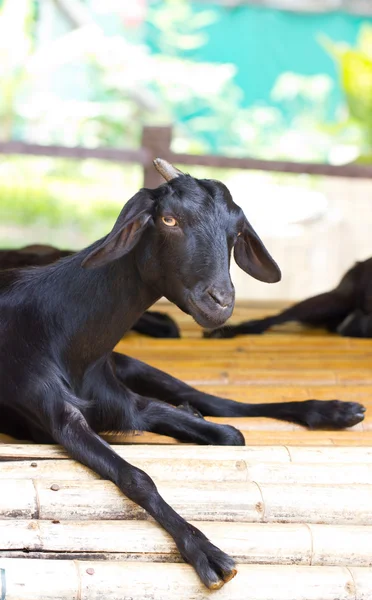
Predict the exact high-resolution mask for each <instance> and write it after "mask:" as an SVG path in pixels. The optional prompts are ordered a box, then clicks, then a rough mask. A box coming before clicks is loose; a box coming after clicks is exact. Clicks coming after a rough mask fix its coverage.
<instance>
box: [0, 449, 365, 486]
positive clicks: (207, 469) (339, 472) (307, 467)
mask: <svg viewBox="0 0 372 600" xmlns="http://www.w3.org/2000/svg"><path fill="white" fill-rule="evenodd" d="M122 456H125V452H123V453H122ZM126 458H127V457H126ZM128 460H129V459H128ZM130 463H131V464H133V465H135V466H136V467H138V468H140V469H142V470H143V471H145V472H146V473H148V474H149V475H150V476H151V477H152V478H153V479H155V481H169V482H177V481H180V482H186V481H188V482H195V483H196V482H207V481H210V482H212V481H217V482H226V483H227V482H244V481H255V482H257V483H258V484H261V483H282V484H283V485H284V484H292V483H303V484H329V485H331V484H335V485H336V484H345V485H352V484H370V485H371V484H372V465H371V464H363V463H361V464H355V463H349V464H348V463H346V464H343V463H331V464H323V463H321V462H317V463H309V462H307V463H303V464H302V463H290V462H288V463H283V462H279V463H275V462H274V463H271V462H264V463H261V462H248V461H245V460H242V459H239V460H234V459H233V460H215V459H212V460H208V459H203V458H202V457H197V456H196V457H195V458H178V459H177V460H175V459H174V458H158V457H157V458H152V457H151V458H137V457H135V456H132V457H131V459H130ZM53 478H54V479H56V480H65V481H82V480H88V481H89V480H92V479H97V478H98V475H97V474H96V473H95V472H94V471H91V470H90V469H88V468H87V467H84V466H83V465H81V464H80V463H77V462H75V461H73V460H67V459H65V460H53V459H51V460H40V461H37V462H36V461H30V460H18V461H7V462H3V463H2V464H1V470H0V481H1V480H3V479H38V480H40V479H53Z"/></svg>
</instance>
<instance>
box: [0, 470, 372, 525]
mask: <svg viewBox="0 0 372 600" xmlns="http://www.w3.org/2000/svg"><path fill="white" fill-rule="evenodd" d="M55 486H57V487H58V489H57V490H55V489H52V487H53V488H55ZM158 489H159V492H160V493H161V495H162V496H163V497H164V498H165V500H166V501H167V502H168V503H169V504H171V505H172V506H173V508H175V510H177V511H178V512H179V513H180V514H182V515H183V516H184V517H185V518H187V519H190V520H196V521H241V522H247V523H257V522H268V523H274V522H277V521H280V522H283V523H328V524H335V525H337V524H338V525H348V524H355V525H372V513H371V505H372V486H370V485H349V486H348V485H337V486H335V485H309V484H308V485H306V484H289V485H283V484H269V483H263V484H259V485H258V484H257V483H256V482H245V483H242V482H227V483H224V482H198V483H197V484H196V483H195V482H174V483H171V482H159V483H158ZM1 491H2V493H1V504H0V518H1V519H9V518H13V519H14V518H22V519H32V518H35V516H36V517H38V518H40V519H58V520H61V519H64V520H95V519H108V520H112V519H113V520H115V519H124V520H126V519H147V518H148V515H147V513H146V512H145V511H144V510H143V509H142V508H140V507H139V506H137V505H136V504H134V503H133V502H131V501H130V500H128V498H126V497H125V496H123V495H122V494H121V493H120V492H119V490H118V489H117V488H116V487H115V486H114V484H112V483H110V482H108V481H101V480H91V481H84V480H80V481H61V480H59V479H53V480H49V481H48V480H46V479H38V480H33V481H30V480H26V481H24V480H2V482H1ZM21 494H22V495H21ZM15 499H16V507H15V506H14V502H15Z"/></svg>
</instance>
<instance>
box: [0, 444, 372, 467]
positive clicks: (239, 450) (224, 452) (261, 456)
mask: <svg viewBox="0 0 372 600" xmlns="http://www.w3.org/2000/svg"><path fill="white" fill-rule="evenodd" d="M113 450H115V452H116V453H117V454H119V456H122V457H123V458H125V459H126V460H129V461H131V460H135V459H154V460H155V459H163V458H169V459H174V460H177V459H192V458H197V459H201V460H211V461H213V460H245V461H246V462H248V463H255V462H260V463H262V462H272V463H288V462H293V463H317V462H320V463H322V464H328V463H343V464H346V463H351V464H352V463H358V464H360V463H363V464H367V463H368V464H370V463H372V447H365V448H364V447H363V448H357V447H352V446H351V447H350V448H343V447H329V446H318V447H316V446H315V447H311V446H310V447H302V446H192V445H189V444H178V445H174V446H171V447H168V446H162V445H157V446H155V445H145V444H144V445H141V446H133V445H127V446H120V445H118V446H115V445H114V446H113ZM66 458H69V456H68V454H67V452H66V451H65V450H64V449H63V448H62V446H56V445H48V444H45V445H44V444H0V470H1V466H2V465H1V461H4V460H11V461H16V460H22V459H29V460H34V459H41V460H44V459H49V460H51V459H54V460H64V459H66Z"/></svg>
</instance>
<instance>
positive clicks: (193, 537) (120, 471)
mask: <svg viewBox="0 0 372 600" xmlns="http://www.w3.org/2000/svg"><path fill="white" fill-rule="evenodd" d="M49 411H50V412H49V415H47V417H48V419H45V420H44V421H46V420H47V421H49V423H48V429H49V432H50V433H51V434H52V436H53V439H54V440H55V442H57V443H58V444H61V445H62V446H63V447H64V448H65V449H66V450H67V451H68V453H69V454H70V455H71V456H72V458H74V459H75V460H78V461H79V462H81V463H82V464H84V465H86V466H87V467H89V468H90V469H92V470H93V471H95V472H96V473H98V474H99V475H101V477H103V479H109V480H111V481H112V482H113V483H114V484H116V485H117V486H118V488H119V489H120V490H121V491H122V492H123V494H125V495H126V496H127V497H128V498H130V499H131V500H132V501H133V502H136V503H137V504H138V505H139V506H141V507H142V508H144V509H145V510H146V511H147V512H148V513H149V514H150V515H151V516H152V517H153V518H154V519H155V520H156V521H157V522H158V523H159V524H160V525H162V527H164V529H165V530H166V531H167V532H168V533H169V534H170V535H171V536H172V538H173V539H174V541H175V543H176V545H177V548H178V550H179V552H180V554H181V555H182V557H183V558H184V560H185V561H186V562H188V563H190V564H191V565H192V566H193V567H194V569H195V570H196V572H197V574H198V575H199V577H200V579H201V580H202V582H203V583H204V584H205V585H206V586H207V587H208V588H209V589H218V588H220V587H221V586H222V585H223V584H224V583H225V582H227V581H229V580H230V579H232V577H234V575H235V574H236V569H235V564H234V561H233V559H232V558H230V557H229V556H228V555H227V554H225V553H224V552H223V551H222V550H220V549H219V548H217V547H216V546H214V545H213V544H212V543H211V542H210V541H209V540H208V539H207V538H206V536H205V535H204V534H203V533H202V532H201V531H199V529H197V528H196V527H194V526H193V525H191V524H190V523H188V522H187V521H185V520H184V519H183V518H182V517H181V516H180V515H179V514H178V513H177V512H176V511H175V510H174V509H173V508H172V507H171V506H169V504H167V503H166V502H165V500H164V499H163V498H162V497H161V495H160V494H159V492H158V490H157V488H156V485H155V483H154V482H153V480H152V479H151V478H150V477H149V476H148V475H147V474H146V473H145V472H144V471H142V470H141V469H138V468H137V467H134V466H133V465H131V464H130V463H128V462H127V461H125V460H124V459H123V458H121V457H120V456H118V455H117V454H116V453H115V452H114V450H113V449H112V448H111V447H110V446H109V445H108V444H107V443H106V442H104V441H103V440H102V439H101V438H100V437H99V436H98V435H97V434H96V433H95V432H94V431H93V430H92V429H91V427H90V426H89V424H88V422H87V421H86V419H85V418H84V416H83V414H82V413H81V412H80V411H79V410H78V409H77V408H75V407H74V406H72V405H71V404H70V403H69V402H68V401H65V402H64V403H63V406H62V407H58V409H57V407H56V404H53V405H52V406H49ZM51 411H52V412H51Z"/></svg>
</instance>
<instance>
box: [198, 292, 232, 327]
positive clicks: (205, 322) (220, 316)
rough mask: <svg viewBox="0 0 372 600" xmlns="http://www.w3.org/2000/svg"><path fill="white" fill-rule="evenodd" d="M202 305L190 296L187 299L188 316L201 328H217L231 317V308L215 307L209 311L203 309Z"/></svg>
mask: <svg viewBox="0 0 372 600" xmlns="http://www.w3.org/2000/svg"><path fill="white" fill-rule="evenodd" d="M203 304H204V303H201V305H200V304H199V303H197V302H196V301H195V300H194V298H193V297H192V296H191V295H190V296H189V297H188V305H189V310H190V314H191V316H192V317H193V319H195V321H196V322H197V323H198V325H200V326H201V327H206V328H208V329H210V328H214V327H216V326H217V327H219V326H221V325H223V324H224V323H225V321H227V319H228V318H229V317H230V316H231V313H232V308H233V307H231V308H230V307H229V308H228V309H225V308H222V307H220V308H219V309H218V308H217V307H215V308H214V310H211V309H208V308H207V307H204V306H203Z"/></svg>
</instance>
